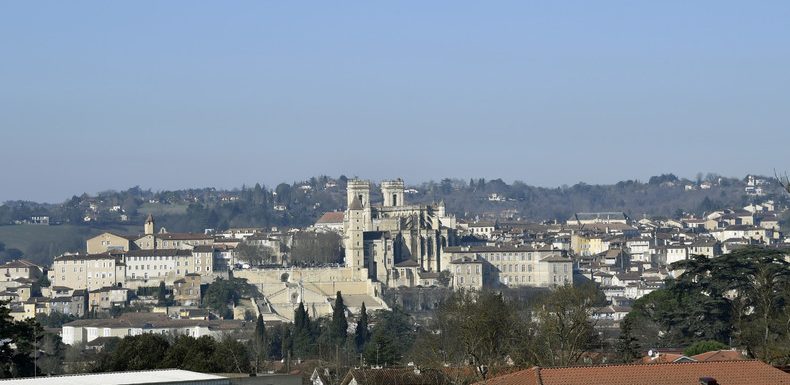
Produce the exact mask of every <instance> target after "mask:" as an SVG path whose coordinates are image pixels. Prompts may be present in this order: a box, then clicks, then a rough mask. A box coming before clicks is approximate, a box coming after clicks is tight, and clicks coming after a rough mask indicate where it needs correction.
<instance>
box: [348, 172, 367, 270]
mask: <svg viewBox="0 0 790 385" xmlns="http://www.w3.org/2000/svg"><path fill="white" fill-rule="evenodd" d="M346 198H347V199H348V210H346V215H345V218H344V223H343V230H344V234H345V242H346V258H345V262H346V266H349V267H352V268H355V269H361V268H364V267H365V244H364V235H365V231H369V230H370V228H371V227H372V226H373V224H372V213H371V208H370V182H369V181H366V180H361V179H352V180H349V181H348V187H347V188H346Z"/></svg>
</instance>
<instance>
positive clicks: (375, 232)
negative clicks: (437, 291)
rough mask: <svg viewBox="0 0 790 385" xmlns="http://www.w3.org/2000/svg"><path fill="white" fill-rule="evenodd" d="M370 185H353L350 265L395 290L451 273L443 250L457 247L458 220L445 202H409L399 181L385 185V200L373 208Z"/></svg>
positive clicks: (347, 226)
mask: <svg viewBox="0 0 790 385" xmlns="http://www.w3.org/2000/svg"><path fill="white" fill-rule="evenodd" d="M370 187H371V184H370V182H369V181H366V180H359V179H353V180H349V181H348V188H347V194H346V195H347V201H348V209H347V210H346V213H345V215H344V222H343V230H344V236H345V248H346V254H345V263H346V266H347V267H351V268H353V269H355V270H357V271H359V272H360V275H361V277H360V278H370V279H372V280H374V281H378V282H381V283H383V284H385V285H387V286H391V287H392V286H416V285H420V284H426V283H428V282H430V279H435V278H436V277H437V276H438V272H440V271H442V270H447V269H448V268H449V265H448V263H449V261H446V260H444V259H443V258H442V252H443V250H444V248H445V247H447V246H452V245H453V244H454V243H455V217H454V216H452V215H447V213H446V212H445V206H444V203H443V202H440V203H439V204H437V205H410V204H406V202H405V201H404V183H403V181H402V180H400V179H397V180H393V181H383V182H382V183H381V193H382V195H383V197H384V201H383V203H382V204H381V205H376V206H373V205H372V204H371V202H370Z"/></svg>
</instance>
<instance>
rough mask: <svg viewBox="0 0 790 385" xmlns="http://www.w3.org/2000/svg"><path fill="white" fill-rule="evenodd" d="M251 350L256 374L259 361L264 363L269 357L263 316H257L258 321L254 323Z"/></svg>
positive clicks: (259, 364)
mask: <svg viewBox="0 0 790 385" xmlns="http://www.w3.org/2000/svg"><path fill="white" fill-rule="evenodd" d="M251 348H252V349H251V350H252V352H253V353H254V354H255V370H256V372H257V371H258V369H259V368H260V366H261V361H264V360H266V359H267V358H268V356H269V341H268V338H267V337H266V325H265V324H264V323H263V315H261V314H258V319H257V320H256V321H255V335H254V338H253V340H252V343H251Z"/></svg>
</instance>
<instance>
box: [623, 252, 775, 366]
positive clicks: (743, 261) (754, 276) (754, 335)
mask: <svg viewBox="0 0 790 385" xmlns="http://www.w3.org/2000/svg"><path fill="white" fill-rule="evenodd" d="M786 253H787V251H786V250H778V249H765V248H756V247H752V248H745V249H741V250H738V251H735V252H732V253H729V254H725V255H723V256H720V257H717V258H706V257H703V256H696V257H692V258H691V259H689V260H686V261H681V262H678V263H677V264H676V265H674V267H675V268H676V269H681V270H680V271H683V274H681V275H680V276H679V277H678V279H676V280H674V281H669V282H668V283H667V286H666V287H665V288H664V289H661V290H657V291H655V292H653V293H650V294H649V295H647V296H644V297H642V298H640V299H639V300H637V301H636V303H635V304H634V310H633V311H632V312H631V313H629V314H628V316H627V317H626V320H628V321H630V322H629V325H631V326H633V330H632V331H629V333H631V334H632V335H634V336H635V337H636V338H637V340H638V341H639V342H640V343H641V344H642V345H643V346H650V347H661V346H687V345H691V344H693V343H695V342H699V341H708V340H709V341H718V342H720V343H722V344H727V345H729V344H732V345H734V346H740V347H743V348H745V349H746V350H747V351H748V352H749V353H750V355H752V356H754V357H756V358H758V359H760V360H763V361H766V362H769V363H774V364H787V363H790V328H788V325H790V262H788V260H787V258H786V256H785V255H786Z"/></svg>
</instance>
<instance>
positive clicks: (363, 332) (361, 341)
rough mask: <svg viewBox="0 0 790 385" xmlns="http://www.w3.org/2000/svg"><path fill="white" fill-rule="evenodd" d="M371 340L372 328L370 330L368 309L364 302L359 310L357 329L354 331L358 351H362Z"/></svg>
mask: <svg viewBox="0 0 790 385" xmlns="http://www.w3.org/2000/svg"><path fill="white" fill-rule="evenodd" d="M368 341H370V330H368V311H367V309H366V308H365V303H364V302H362V308H361V309H360V310H359V320H357V329H356V331H355V333H354V344H355V345H356V347H357V352H360V353H361V352H362V351H364V349H365V345H366V344H367V343H368Z"/></svg>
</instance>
